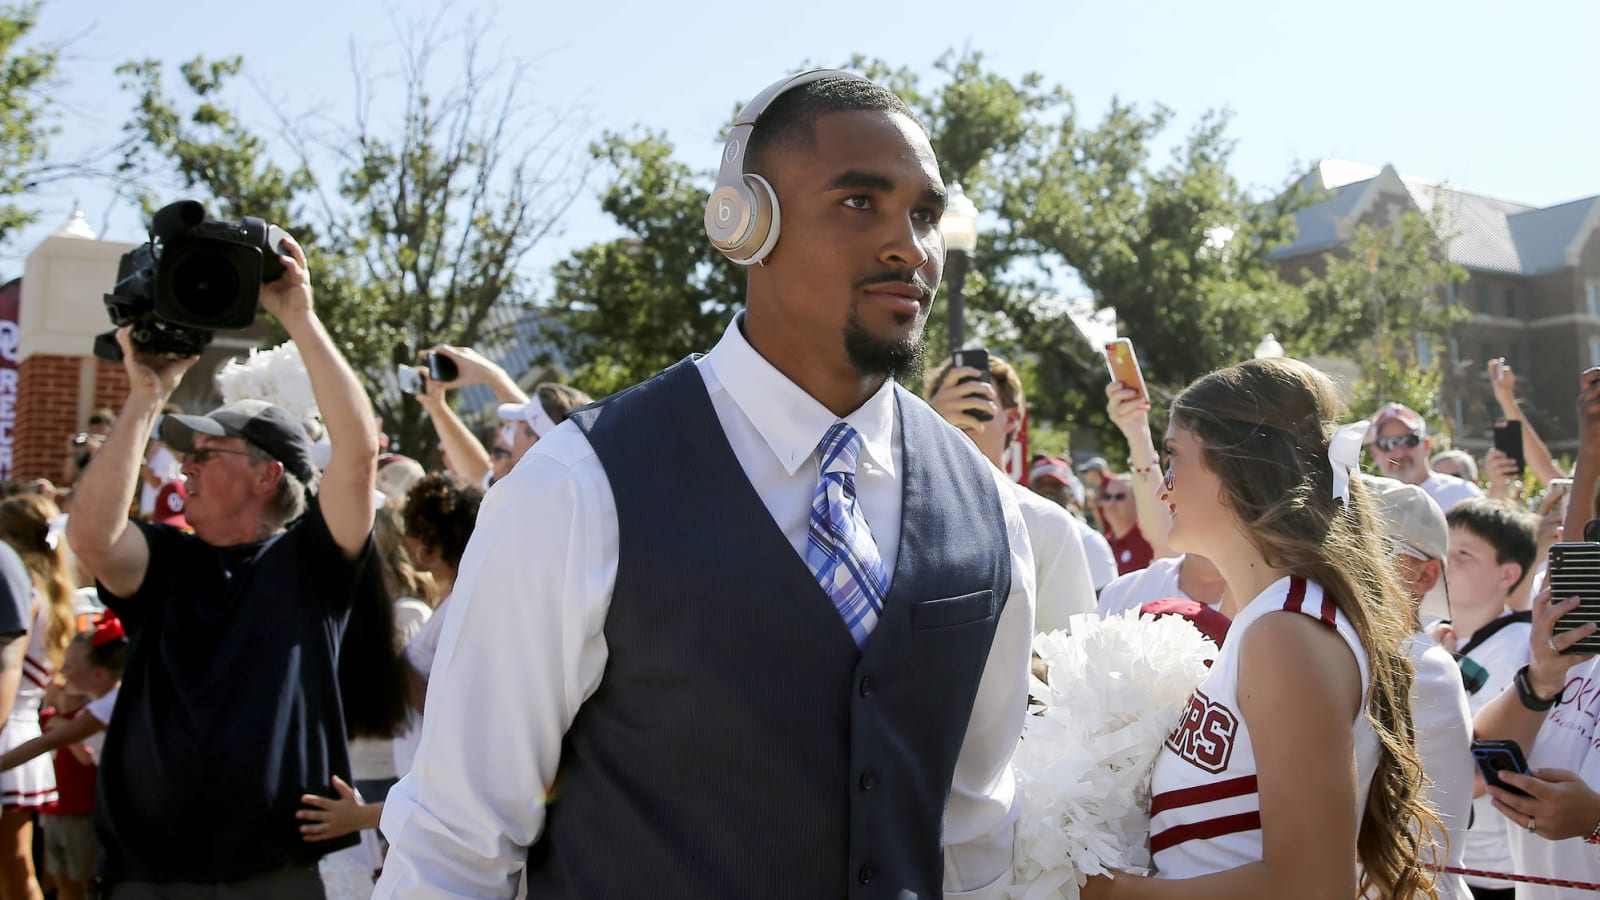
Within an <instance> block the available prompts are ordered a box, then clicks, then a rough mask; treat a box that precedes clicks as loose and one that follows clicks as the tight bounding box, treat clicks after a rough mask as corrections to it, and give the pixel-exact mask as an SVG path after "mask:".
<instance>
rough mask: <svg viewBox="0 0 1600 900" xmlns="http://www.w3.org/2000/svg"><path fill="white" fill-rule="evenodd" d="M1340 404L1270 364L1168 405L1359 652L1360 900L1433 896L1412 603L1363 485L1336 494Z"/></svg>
mask: <svg viewBox="0 0 1600 900" xmlns="http://www.w3.org/2000/svg"><path fill="white" fill-rule="evenodd" d="M1341 406H1342V404H1341V403H1340V402H1339V398H1338V394H1337V392H1336V391H1335V390H1334V386H1333V383H1332V382H1331V381H1329V380H1328V378H1327V377H1326V376H1325V375H1323V374H1322V373H1321V372H1318V371H1317V370H1316V369H1313V368H1312V367H1311V366H1308V365H1306V364H1305V363H1302V362H1299V361H1297V360H1292V359H1266V360H1251V361H1250V362H1246V363H1243V364H1241V365H1238V366H1234V367H1232V368H1229V369H1223V370H1221V371H1217V372H1213V373H1211V374H1210V375H1207V376H1205V377H1204V378H1201V379H1200V380H1199V381H1196V382H1195V383H1194V384H1192V385H1190V386H1189V388H1188V390H1186V391H1184V392H1183V394H1182V395H1181V396H1180V397H1178V399H1177V400H1176V401H1175V402H1174V403H1173V404H1172V416H1173V421H1174V422H1175V423H1177V424H1178V425H1179V426H1180V427H1182V428H1185V429H1187V430H1189V431H1191V432H1193V433H1194V434H1195V436H1196V437H1198V438H1199V439H1200V443H1201V445H1202V447H1203V448H1204V449H1203V451H1202V457H1203V463H1204V465H1205V467H1206V468H1207V469H1208V470H1210V471H1211V472H1214V473H1216V475H1217V477H1218V478H1219V479H1220V480H1221V482H1222V485H1223V498H1224V502H1225V503H1226V504H1227V505H1228V507H1229V508H1230V509H1231V511H1232V512H1233V514H1234V516H1235V517H1236V518H1237V519H1238V521H1239V522H1240V523H1241V524H1242V525H1243V527H1244V530H1245V533H1246V534H1247V535H1248V537H1249V539H1250V541H1251V543H1252V544H1253V545H1254V546H1255V548H1256V550H1257V551H1258V552H1259V553H1260V554H1261V556H1262V558H1263V559H1264V560H1266V562H1267V564H1268V565H1270V566H1272V567H1274V568H1277V569H1283V570H1286V571H1288V572H1291V573H1293V574H1295V575H1298V576H1300V577H1302V578H1305V579H1307V580H1310V581H1314V582H1316V583H1317V584H1319V585H1321V586H1322V588H1323V590H1324V591H1325V592H1326V593H1327V595H1328V596H1329V597H1332V598H1333V600H1334V602H1335V603H1337V604H1338V605H1339V609H1340V610H1341V611H1343V612H1344V614H1345V616H1346V617H1347V618H1348V619H1349V620H1350V624H1351V626H1352V627H1353V628H1354V629H1355V632H1356V634H1357V636H1358V637H1359V638H1360V639H1361V646H1362V647H1363V648H1365V650H1366V655H1367V666H1368V672H1369V673H1370V680H1369V683H1368V685H1367V704H1366V710H1365V715H1366V716H1367V719H1368V721H1369V722H1371V724H1372V728H1373V730H1374V731H1375V732H1377V735H1378V740H1379V744H1380V751H1379V757H1378V766H1377V770H1376V772H1375V773H1374V774H1373V777H1372V788H1371V790H1370V792H1369V793H1368V796H1367V806H1366V809H1365V811H1364V814H1363V815H1362V817H1361V830H1360V833H1359V835H1358V837H1357V839H1356V851H1357V855H1358V856H1359V858H1360V861H1361V863H1362V866H1363V870H1364V871H1363V873H1362V876H1361V893H1362V895H1366V894H1367V892H1368V891H1369V889H1370V890H1372V891H1375V892H1376V894H1377V896H1379V897H1383V898H1392V900H1409V898H1414V897H1418V896H1425V897H1433V898H1436V897H1437V896H1438V895H1437V892H1436V890H1435V889H1434V886H1433V879H1432V877H1431V876H1430V875H1429V873H1428V872H1427V871H1426V870H1425V869H1424V867H1423V862H1422V859H1421V851H1422V842H1423V840H1424V838H1422V837H1419V835H1424V834H1426V835H1434V834H1443V833H1444V830H1443V827H1442V826H1441V825H1440V823H1439V819H1438V817H1437V816H1436V815H1435V814H1434V813H1433V811H1432V810H1430V809H1429V808H1428V806H1427V804H1426V803H1425V802H1424V801H1423V799H1422V797H1421V793H1420V792H1421V787H1422V779H1423V773H1422V765H1421V763H1420V761H1419V760H1418V758H1417V752H1416V738H1415V733H1414V729H1413V726H1412V721H1411V683H1412V678H1413V673H1412V667H1411V661H1410V659H1409V658H1408V657H1407V656H1406V655H1405V654H1404V653H1403V652H1401V649H1400V645H1401V642H1402V641H1403V640H1404V639H1405V638H1406V636H1407V635H1408V634H1409V633H1410V631H1411V629H1410V628H1409V627H1408V625H1407V622H1406V610H1408V609H1409V608H1410V605H1409V603H1408V602H1407V600H1406V598H1405V594H1404V591H1403V590H1402V589H1401V587H1400V582H1399V580H1398V578H1397V577H1396V575H1395V571H1394V566H1393V562H1392V560H1391V559H1390V556H1389V551H1388V549H1387V548H1386V547H1384V546H1383V545H1382V544H1381V542H1380V541H1381V538H1380V536H1381V535H1383V534H1384V533H1385V532H1384V530H1383V529H1382V528H1380V527H1378V519H1377V513H1376V508H1375V506H1374V500H1373V498H1372V496H1371V495H1370V493H1369V492H1368V489H1367V486H1366V485H1365V484H1364V483H1363V482H1362V481H1361V479H1359V478H1352V479H1351V483H1350V502H1349V503H1341V502H1340V501H1338V500H1336V499H1334V497H1333V469H1332V466H1331V465H1330V464H1329V462H1328V455H1327V454H1328V442H1329V440H1330V439H1331V438H1332V436H1333V431H1334V428H1335V425H1336V423H1337V421H1338V418H1339V415H1340V413H1341V412H1342V409H1341ZM1437 858H1439V859H1443V858H1444V855H1443V853H1440V854H1438V856H1437Z"/></svg>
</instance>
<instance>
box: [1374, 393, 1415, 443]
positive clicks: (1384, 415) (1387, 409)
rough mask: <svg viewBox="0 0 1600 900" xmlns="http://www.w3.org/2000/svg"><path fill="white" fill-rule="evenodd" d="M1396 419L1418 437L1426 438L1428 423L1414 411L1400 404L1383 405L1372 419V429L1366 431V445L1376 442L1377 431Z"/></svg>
mask: <svg viewBox="0 0 1600 900" xmlns="http://www.w3.org/2000/svg"><path fill="white" fill-rule="evenodd" d="M1396 419H1399V420H1400V424H1402V425H1404V426H1406V428H1407V429H1408V430H1409V431H1411V432H1412V433H1413V434H1415V435H1417V436H1418V437H1427V436H1428V423H1427V421H1425V420H1424V419H1423V418H1422V416H1420V415H1418V414H1417V411H1416V410H1414V409H1412V408H1411V407H1409V406H1406V405H1404V404H1400V403H1385V404H1384V405H1383V407H1382V408H1381V409H1379V410H1378V413H1377V415H1375V416H1373V417H1372V427H1371V428H1369V429H1367V443H1369V444H1370V443H1372V442H1373V441H1375V440H1377V439H1378V429H1380V428H1382V427H1383V426H1385V425H1387V424H1389V423H1390V422H1392V421H1394V420H1396Z"/></svg>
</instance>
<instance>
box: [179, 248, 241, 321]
mask: <svg viewBox="0 0 1600 900" xmlns="http://www.w3.org/2000/svg"><path fill="white" fill-rule="evenodd" d="M171 284H172V294H173V296H174V297H175V298H176V299H177V301H178V303H179V304H181V305H182V306H183V307H184V309H186V310H188V311H189V313H190V314H191V315H194V316H197V317H202V318H204V317H210V316H217V315H221V314H223V313H225V312H227V311H228V309H229V308H230V307H232V306H233V304H234V303H235V302H237V301H238V299H239V273H238V272H237V271H236V270H235V269H234V267H233V264H232V262H231V261H230V260H229V259H228V258H227V257H226V256H224V255H222V254H220V253H205V252H199V253H192V254H190V255H188V256H185V257H184V258H183V259H180V260H178V261H177V265H176V266H174V267H173V271H172V282H171Z"/></svg>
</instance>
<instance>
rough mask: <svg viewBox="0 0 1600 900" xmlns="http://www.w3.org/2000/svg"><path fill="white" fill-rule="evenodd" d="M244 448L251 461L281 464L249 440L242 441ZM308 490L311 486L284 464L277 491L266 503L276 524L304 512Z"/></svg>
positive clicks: (283, 523) (291, 519)
mask: <svg viewBox="0 0 1600 900" xmlns="http://www.w3.org/2000/svg"><path fill="white" fill-rule="evenodd" d="M244 449H245V452H246V453H248V454H250V461H251V462H258V463H263V462H275V463H278V465H280V466H282V465H283V463H282V462H281V461H279V460H278V458H277V457H275V456H273V455H272V454H271V453H268V452H267V451H265V450H263V449H261V448H260V447H257V446H256V445H255V444H252V443H250V442H249V441H245V442H244ZM310 492H311V486H310V485H308V484H306V483H305V482H304V481H301V480H300V477H299V476H298V475H296V474H294V473H293V472H291V471H289V467H288V466H284V468H283V476H282V477H281V478H279V479H278V491H277V493H276V494H274V495H273V497H272V500H271V502H269V503H268V504H267V511H268V512H269V513H270V514H271V515H272V518H273V520H274V521H276V522H277V524H279V525H288V524H289V523H290V522H293V521H294V520H296V519H298V518H300V517H301V516H303V515H305V514H306V504H307V502H308V500H307V497H308V495H309V494H310Z"/></svg>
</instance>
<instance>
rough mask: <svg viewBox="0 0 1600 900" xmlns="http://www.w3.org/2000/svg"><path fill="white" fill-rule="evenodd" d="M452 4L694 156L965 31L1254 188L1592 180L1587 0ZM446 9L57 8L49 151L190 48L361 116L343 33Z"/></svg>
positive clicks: (549, 252) (120, 109) (1597, 95)
mask: <svg viewBox="0 0 1600 900" xmlns="http://www.w3.org/2000/svg"><path fill="white" fill-rule="evenodd" d="M451 8H452V9H453V10H455V11H456V12H457V13H458V14H460V15H462V16H465V15H492V16H494V19H495V22H496V31H495V34H496V38H495V40H499V41H503V44H501V45H500V46H498V47H496V46H495V43H494V41H491V43H490V49H497V50H501V51H503V52H506V53H510V54H515V55H518V56H521V57H524V58H527V59H530V60H532V61H533V64H534V67H533V69H532V70H531V74H530V82H531V83H530V84H529V87H530V89H531V92H532V94H533V95H535V96H537V97H538V98H539V99H540V100H541V101H542V102H544V103H546V104H548V105H550V106H552V107H555V108H558V109H568V108H580V109H582V110H584V111H585V112H586V113H587V115H588V117H589V121H590V132H589V135H590V136H593V135H597V134H598V133H599V131H600V130H601V129H605V128H610V129H625V128H629V127H632V126H635V125H641V126H646V127H649V128H652V129H657V130H664V131H666V132H667V134H668V136H669V137H670V138H671V139H672V140H673V141H674V142H675V143H676V144H677V146H678V148H679V155H680V157H681V158H684V159H686V160H689V161H691V162H694V163H695V164H697V165H700V166H703V167H705V168H710V167H711V164H712V163H713V162H714V161H715V159H716V154H717V148H716V144H715V140H716V135H717V131H718V128H719V127H720V125H721V123H723V122H724V121H726V117H727V116H728V114H729V113H730V111H731V109H732V106H733V104H734V102H735V101H736V100H739V99H744V98H748V97H750V96H751V95H752V94H754V93H755V92H756V91H757V90H759V89H760V88H761V87H763V86H764V85H766V84H767V83H768V82H770V81H772V80H774V79H775V78H777V77H779V76H781V75H783V74H784V73H786V72H787V71H789V70H791V69H793V68H796V67H797V66H798V65H800V64H801V63H802V62H807V61H810V62H818V63H827V64H834V63H838V62H842V61H844V60H846V59H847V58H848V57H849V56H850V55H851V54H852V53H857V52H860V53H865V54H867V55H870V56H877V57H881V58H884V59H886V60H888V61H889V62H891V63H894V64H899V65H907V66H910V67H913V68H916V69H918V70H924V71H927V70H931V66H932V63H933V61H934V60H935V59H936V58H937V57H938V56H939V55H940V54H941V53H942V52H943V51H945V50H946V49H949V48H952V47H955V48H960V47H964V46H970V47H972V48H973V49H977V50H981V51H983V52H984V53H985V54H986V56H987V57H988V59H989V61H990V63H991V64H992V65H993V66H994V67H995V68H996V69H997V70H999V71H1000V72H1002V73H1005V74H1007V75H1011V76H1016V75H1021V74H1022V73H1024V72H1027V71H1038V72H1040V73H1041V74H1043V75H1044V76H1045V78H1046V81H1047V83H1054V84H1060V85H1062V86H1064V87H1066V88H1067V89H1068V90H1069V91H1071V92H1072V93H1073V94H1074V95H1075V97H1076V100H1077V102H1078V107H1079V110H1080V115H1083V116H1085V117H1087V118H1090V119H1094V118H1098V116H1099V115H1100V114H1101V113H1102V112H1103V111H1104V109H1105V107H1106V105H1107V103H1108V101H1109V100H1110V98H1111V97H1112V96H1120V97H1122V98H1124V99H1126V100H1131V101H1134V102H1137V103H1140V104H1149V103H1155V102H1160V103H1164V104H1166V105H1168V106H1170V107H1172V108H1173V109H1174V110H1175V111H1176V112H1177V115H1178V122H1177V127H1176V128H1175V129H1174V131H1173V134H1174V136H1176V135H1177V134H1178V133H1179V132H1181V131H1182V130H1185V129H1187V128H1188V127H1189V126H1190V125H1192V124H1193V122H1194V121H1195V118H1196V117H1197V116H1198V115H1199V114H1200V113H1201V112H1202V111H1204V110H1206V109H1208V108H1214V107H1222V106H1226V107H1229V108H1231V109H1232V110H1233V111H1234V114H1235V118H1234V120H1233V124H1232V127H1231V134H1232V135H1233V136H1234V137H1235V138H1236V139H1237V140H1238V149H1237V152H1236V154H1235V157H1234V166H1233V168H1234V172H1235V174H1236V175H1238V176H1239V177H1240V178H1241V179H1242V180H1243V181H1244V182H1245V183H1246V184H1247V185H1252V186H1256V187H1258V188H1261V189H1263V190H1265V189H1267V188H1270V187H1274V186H1277V185H1280V184H1281V183H1283V181H1284V180H1285V179H1286V178H1287V177H1288V175H1289V173H1290V170H1291V169H1292V168H1294V167H1295V166H1296V165H1297V164H1300V163H1305V162H1310V161H1314V160H1316V159H1320V158H1323V157H1330V156H1336V157H1342V158H1347V159H1352V160H1357V161H1361V162H1367V163H1373V164H1382V163H1385V162H1391V163H1393V164H1395V166H1396V167H1397V168H1399V169H1400V171H1401V172H1402V173H1404V174H1408V175H1417V176H1421V177H1425V178H1430V179H1436V180H1442V181H1446V182H1448V183H1450V184H1451V185H1453V186H1455V187H1458V188H1462V189H1466V190H1471V191H1475V192H1479V193H1484V194H1489V195H1492V196H1497V197H1503V198H1506V199H1510V200H1517V201H1521V202H1525V203H1534V204H1541V205H1542V204H1549V203H1556V202H1560V201H1563V200H1569V199H1573V198H1577V197H1582V196H1588V195H1592V194H1595V193H1600V77H1597V76H1596V72H1595V68H1594V58H1595V43H1594V42H1595V39H1596V36H1597V35H1600V3H1596V2H1594V0H1551V2H1541V3H1530V4H1512V5H1507V4H1505V3H1504V2H1494V3H1490V2H1484V0H1456V2H1394V0H1389V2H1371V0H1351V2H1344V3H1335V4H1307V3H1284V2H1281V0H1235V2H1231V3H1209V4H1204V3H1194V2H1186V0H1150V2H1140V0H1128V2H1123V3H1104V2H1101V3H1086V2H1079V0H1054V2H1033V0H1021V2H1018V0H1013V2H1003V3H977V2H972V3H956V2H949V0H934V2H924V3H904V2H892V3H891V2H874V0H854V2H840V0H815V2H804V3H788V4H776V3H766V4H726V3H715V4H713V3H702V4H688V3H681V2H670V0H669V2H662V0H651V2H646V0H613V2H610V3H571V2H568V3H560V4H551V3H538V2H524V3H512V4H507V5H504V6H498V7H497V6H495V5H493V4H490V3H482V2H474V0H456V2H455V4H454V5H453V6H452V7H451ZM202 9H203V10H205V11H204V12H200V10H202ZM434 9H436V6H434V5H429V4H421V3H416V2H408V0H399V2H395V3H379V2H374V0H344V2H327V0H324V2H320V3H311V2H306V0H283V2H277V3H270V4H259V3H258V4H237V5H230V4H205V5H203V6H202V5H201V4H196V3H192V2H186V3H179V2H175V0H151V2H144V3H116V4H112V3H106V2H105V0H48V2H47V4H46V7H45V12H44V21H43V23H42V26H41V29H40V35H41V36H42V37H44V38H46V39H52V40H65V39H68V38H72V42H71V46H70V49H69V58H68V59H67V61H66V64H65V67H64V73H63V74H64V78H65V84H64V86H63V87H62V89H61V90H60V91H58V92H57V95H56V99H57V101H58V109H59V110H60V112H61V119H60V125H61V127H62V129H63V134H62V136H61V137H60V139H59V140H58V142H57V147H58V149H59V153H60V155H61V156H64V157H65V156H71V155H73V154H74V153H75V152H77V151H79V150H81V149H83V148H87V147H90V146H93V145H97V144H104V143H107V142H109V141H110V140H113V139H114V138H115V137H116V136H117V133H118V130H119V128H120V126H121V124H122V122H123V121H124V120H125V118H126V110H127V108H128V105H129V103H130V102H131V100H130V98H129V97H128V96H126V95H124V94H123V93H122V92H120V91H119V89H118V79H117V78H116V76H115V75H114V74H113V72H112V70H113V69H114V67H115V66H116V65H117V64H118V63H119V62H121V61H123V60H126V59H131V58H142V57H157V58H161V59H164V60H167V61H168V62H169V63H171V64H172V65H173V66H174V67H175V66H176V63H177V62H178V61H180V60H183V59H187V58H190V57H192V56H194V55H196V54H202V53H203V54H206V55H208V56H221V55H226V54H233V53H240V54H243V55H244V56H245V59H246V66H247V71H248V73H249V74H250V75H251V76H252V77H253V78H254V79H256V80H257V81H259V82H260V83H262V84H263V85H265V86H266V89H267V91H268V92H269V93H270V94H271V95H272V96H273V97H276V98H281V99H283V100H285V101H287V103H288V105H289V106H291V107H292V108H302V109H303V108H312V107H321V108H325V109H327V110H328V111H329V112H330V113H331V114H334V115H349V111H350V110H351V109H352V106H353V101H352V97H351V89H350V85H351V80H350V74H349V73H350V64H349V50H350V47H351V46H352V44H353V45H354V46H356V47H357V48H358V49H361V50H363V51H364V52H366V53H368V54H369V55H371V54H372V52H373V51H377V50H381V49H382V48H383V47H384V46H386V45H389V44H392V43H393V42H394V40H395V35H396V31H397V25H396V20H397V19H398V20H399V22H400V23H402V24H403V23H404V22H407V21H411V20H415V19H426V18H429V17H431V16H432V15H433V12H432V10H434ZM735 10H747V11H748V12H746V13H745V14H743V15H740V14H736V13H735V12H734V11H735ZM378 62H379V63H380V65H381V64H382V63H384V62H385V61H384V60H383V59H382V58H381V57H380V58H379V60H378ZM175 80H176V72H175V71H174V72H173V73H172V74H171V75H170V76H169V81H175ZM235 97H236V98H237V99H238V100H239V101H240V102H241V103H242V104H244V105H245V106H246V108H247V111H248V110H251V109H254V110H255V111H260V108H261V106H262V105H263V101H262V100H260V99H259V97H257V96H256V95H255V94H254V92H252V91H250V90H241V91H239V92H237V93H236V94H235ZM259 127H262V128H269V127H270V122H269V120H267V119H266V118H265V117H263V118H262V119H261V120H260V122H259ZM596 190H597V185H594V184H592V185H591V186H590V188H589V189H588V191H586V193H585V196H584V197H583V198H581V199H580V200H579V202H578V204H577V205H576V206H575V208H574V209H573V211H572V213H571V215H570V216H569V219H568V222H567V225H566V228H565V231H564V233H563V234H561V235H559V236H557V237H555V238H553V239H551V240H549V241H548V242H547V243H546V244H545V245H544V246H543V247H541V248H540V249H538V250H537V251H536V252H535V253H534V254H533V255H532V256H531V257H530V260H529V266H530V271H531V272H533V273H538V272H542V271H543V270H545V269H547V268H548V266H549V265H550V263H552V262H553V261H555V260H557V259H559V258H561V257H562V256H564V255H565V254H566V252H568V251H569V250H571V249H572V248H573V247H576V246H580V245H582V244H586V243H588V242H591V241H594V240H597V239H601V238H606V237H610V236H612V234H613V231H612V229H610V228H609V227H608V223H607V221H606V219H605V217H604V216H603V215H602V214H601V213H600V212H599V210H598V204H597V202H596V200H595V194H596ZM75 198H76V199H78V200H79V201H80V202H81V204H82V206H83V208H84V209H85V210H86V212H87V213H88V216H89V219H90V222H91V224H93V225H94V226H95V227H96V228H97V229H99V228H102V227H103V226H106V230H105V233H104V234H103V236H104V237H108V238H116V239H124V240H137V239H140V238H142V234H141V233H140V223H139V221H138V217H137V216H136V215H135V214H134V213H133V212H132V210H130V209H126V208H120V207H114V206H113V205H112V204H111V202H110V194H109V191H108V190H107V189H105V188H103V187H100V186H97V185H93V184H69V185H63V186H59V187H55V188H52V189H51V190H50V192H49V193H47V194H42V195H39V196H37V197H35V198H33V199H32V200H31V201H30V202H31V203H33V204H34V205H35V206H36V208H38V209H39V211H40V212H41V222H40V224H39V225H38V226H36V227H34V228H33V229H30V230H29V231H28V232H26V233H24V235H23V236H22V238H21V240H19V241H15V242H13V243H12V244H10V245H8V246H7V247H5V248H3V249H0V277H10V276H12V275H16V274H20V270H21V264H22V257H23V256H24V254H25V253H26V252H27V250H29V249H31V248H32V247H33V246H34V245H35V244H37V242H38V241H39V240H40V239H42V238H43V237H44V235H46V234H48V233H49V232H50V231H51V230H53V229H54V228H55V227H57V226H58V225H59V224H60V223H61V222H63V221H64V220H65V219H66V217H67V215H68V214H69V213H70V212H71V210H72V205H73V200H74V199H75ZM286 224H287V223H286Z"/></svg>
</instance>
